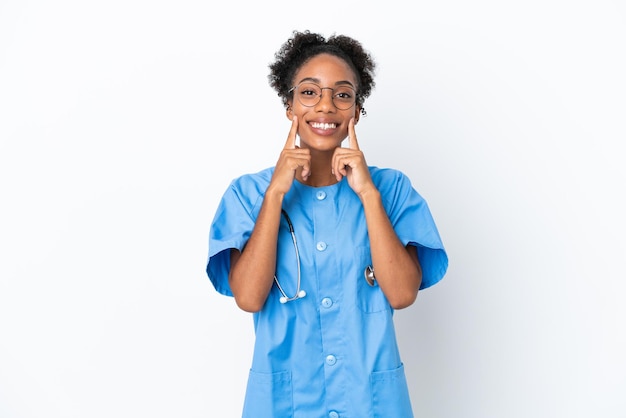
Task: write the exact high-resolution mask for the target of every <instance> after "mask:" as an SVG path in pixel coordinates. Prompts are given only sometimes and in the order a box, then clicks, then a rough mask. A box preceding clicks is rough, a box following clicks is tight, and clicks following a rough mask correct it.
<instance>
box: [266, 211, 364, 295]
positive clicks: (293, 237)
mask: <svg viewBox="0 0 626 418" xmlns="http://www.w3.org/2000/svg"><path fill="white" fill-rule="evenodd" d="M281 212H282V214H283V216H284V217H285V220H286V221H287V225H288V226H289V233H290V234H291V241H292V242H293V249H294V251H295V253H296V264H297V266H298V280H297V284H296V293H295V294H294V295H293V296H291V297H289V296H287V293H285V291H284V290H283V287H282V286H281V285H280V282H279V281H278V277H276V274H274V282H276V286H277V287H278V290H279V291H280V294H281V295H282V296H281V297H280V299H279V301H280V303H282V304H285V303H287V302H291V301H294V300H297V299H302V298H303V297H305V296H306V292H305V291H304V290H303V289H301V288H300V282H301V275H302V274H301V268H300V251H298V242H297V241H296V233H295V230H294V228H293V223H291V219H290V218H289V215H288V214H287V211H285V209H281ZM363 275H364V276H365V281H366V282H367V284H369V285H370V286H374V285H375V283H376V276H374V268H373V267H372V266H367V267H365V271H364V272H363Z"/></svg>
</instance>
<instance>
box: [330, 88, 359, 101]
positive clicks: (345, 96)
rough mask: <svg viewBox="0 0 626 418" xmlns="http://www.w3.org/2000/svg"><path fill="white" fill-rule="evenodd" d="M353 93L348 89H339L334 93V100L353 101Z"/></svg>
mask: <svg viewBox="0 0 626 418" xmlns="http://www.w3.org/2000/svg"><path fill="white" fill-rule="evenodd" d="M354 96H355V94H354V91H353V90H352V89H349V88H341V89H338V90H337V91H336V92H335V98H337V99H339V100H341V101H351V100H353V99H354Z"/></svg>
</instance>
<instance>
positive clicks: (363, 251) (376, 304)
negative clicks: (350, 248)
mask: <svg viewBox="0 0 626 418" xmlns="http://www.w3.org/2000/svg"><path fill="white" fill-rule="evenodd" d="M356 250H357V251H356V260H355V262H356V266H357V267H356V268H357V279H356V299H357V300H356V304H357V307H358V308H359V309H360V310H361V311H362V312H365V313H376V312H383V311H388V310H391V305H389V302H388V301H387V298H386V297H385V294H384V293H383V291H382V290H381V288H380V286H378V283H377V282H374V286H370V285H369V283H367V281H366V280H365V269H366V268H367V266H371V265H372V254H371V252H370V248H369V246H367V247H365V246H363V247H357V249H356Z"/></svg>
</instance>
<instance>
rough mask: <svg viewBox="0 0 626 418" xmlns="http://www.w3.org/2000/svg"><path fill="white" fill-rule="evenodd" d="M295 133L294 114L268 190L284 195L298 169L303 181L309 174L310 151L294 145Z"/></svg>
mask: <svg viewBox="0 0 626 418" xmlns="http://www.w3.org/2000/svg"><path fill="white" fill-rule="evenodd" d="M297 134H298V117H297V116H294V117H293V119H292V123H291V129H290V130H289V135H288V136H287V142H286V143H285V147H284V148H283V150H282V151H281V153H280V157H279V158H278V162H277V163H276V167H275V168H274V174H273V175H272V181H271V182H270V185H269V187H268V190H269V189H272V190H274V191H276V192H278V193H280V194H282V195H285V194H287V192H288V191H289V189H291V185H292V184H293V180H294V178H295V176H296V173H297V172H298V170H299V169H301V170H302V171H301V173H300V175H301V177H302V180H304V181H306V179H307V178H308V177H309V175H310V174H311V152H310V151H309V150H308V149H303V148H300V147H298V146H296V136H297Z"/></svg>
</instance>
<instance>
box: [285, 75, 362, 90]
mask: <svg viewBox="0 0 626 418" xmlns="http://www.w3.org/2000/svg"><path fill="white" fill-rule="evenodd" d="M305 81H306V82H309V83H315V84H321V80H320V79H319V78H315V77H305V78H303V79H302V80H300V81H298V83H297V84H300V83H304V82H305ZM343 85H348V86H350V87H352V88H354V89H356V88H355V86H354V84H352V82H351V81H348V80H340V81H337V82H335V86H343Z"/></svg>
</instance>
